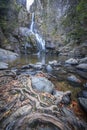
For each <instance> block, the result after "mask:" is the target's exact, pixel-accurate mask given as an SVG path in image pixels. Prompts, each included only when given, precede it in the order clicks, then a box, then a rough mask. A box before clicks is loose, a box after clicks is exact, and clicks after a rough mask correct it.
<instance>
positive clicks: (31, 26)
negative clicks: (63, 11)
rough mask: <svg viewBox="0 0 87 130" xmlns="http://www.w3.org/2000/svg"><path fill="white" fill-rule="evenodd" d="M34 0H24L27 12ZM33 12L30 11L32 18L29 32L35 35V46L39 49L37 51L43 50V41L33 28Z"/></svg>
mask: <svg viewBox="0 0 87 130" xmlns="http://www.w3.org/2000/svg"><path fill="white" fill-rule="evenodd" d="M33 2H34V0H26V9H27V11H28V12H30V6H31V5H32V4H33ZM39 3H40V2H39ZM40 4H41V3H40ZM34 17H35V16H34V12H33V13H32V20H31V25H30V32H31V33H32V34H33V35H35V37H36V40H37V46H38V49H39V52H41V51H45V41H44V40H43V39H42V37H41V36H40V35H39V34H38V33H37V30H36V29H34Z"/></svg>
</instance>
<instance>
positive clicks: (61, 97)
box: [53, 90, 71, 105]
mask: <svg viewBox="0 0 87 130" xmlns="http://www.w3.org/2000/svg"><path fill="white" fill-rule="evenodd" d="M53 95H54V96H55V98H57V100H56V101H55V102H56V103H57V104H58V103H60V102H61V103H63V104H66V105H68V104H69V103H70V101H71V98H70V96H71V92H70V91H66V92H63V91H57V90H54V91H53Z"/></svg>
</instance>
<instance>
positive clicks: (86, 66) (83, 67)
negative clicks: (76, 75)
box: [76, 63, 87, 71]
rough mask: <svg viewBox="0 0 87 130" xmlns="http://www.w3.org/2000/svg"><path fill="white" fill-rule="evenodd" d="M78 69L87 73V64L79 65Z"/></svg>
mask: <svg viewBox="0 0 87 130" xmlns="http://www.w3.org/2000/svg"><path fill="white" fill-rule="evenodd" d="M76 68H77V69H79V70H84V71H87V64H86V63H83V64H79V65H77V66H76Z"/></svg>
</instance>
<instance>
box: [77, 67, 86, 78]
mask: <svg viewBox="0 0 87 130" xmlns="http://www.w3.org/2000/svg"><path fill="white" fill-rule="evenodd" d="M76 72H77V73H78V74H79V76H81V77H82V78H85V79H87V72H85V71H83V70H78V69H77V70H76Z"/></svg>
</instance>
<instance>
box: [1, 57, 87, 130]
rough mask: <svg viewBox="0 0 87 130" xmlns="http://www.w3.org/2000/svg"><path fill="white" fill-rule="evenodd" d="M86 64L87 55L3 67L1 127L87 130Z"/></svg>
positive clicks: (40, 129)
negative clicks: (16, 66)
mask: <svg viewBox="0 0 87 130" xmlns="http://www.w3.org/2000/svg"><path fill="white" fill-rule="evenodd" d="M86 66H87V62H86V57H85V58H80V59H76V58H69V59H67V60H65V61H64V60H63V61H57V60H53V61H49V62H48V64H45V63H40V62H38V63H36V64H27V65H23V66H21V67H18V68H15V69H14V68H8V69H7V68H5V70H2V69H3V68H1V69H0V97H1V99H0V122H1V123H0V129H1V130H4V129H6V130H9V129H10V130H13V129H14V130H17V129H21V130H22V129H23V130H24V129H30V130H31V129H39V130H42V129H48V130H49V129H52V130H54V129H55V130H64V129H66V130H74V129H77V130H80V129H81V130H86V129H87V123H86V121H87V118H86V114H87V113H86V112H87V79H86V69H87V68H86ZM78 71H81V73H84V74H83V75H84V77H83V75H81V73H78ZM71 88H73V89H71ZM72 90H73V91H72ZM77 99H78V100H77Z"/></svg>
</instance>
